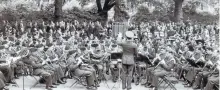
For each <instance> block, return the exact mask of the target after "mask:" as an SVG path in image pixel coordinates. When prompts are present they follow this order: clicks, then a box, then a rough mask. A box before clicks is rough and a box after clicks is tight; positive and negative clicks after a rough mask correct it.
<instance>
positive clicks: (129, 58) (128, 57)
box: [117, 31, 137, 90]
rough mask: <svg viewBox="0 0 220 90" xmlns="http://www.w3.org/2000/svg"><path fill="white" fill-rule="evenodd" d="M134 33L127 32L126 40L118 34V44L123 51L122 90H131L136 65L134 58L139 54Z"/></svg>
mask: <svg viewBox="0 0 220 90" xmlns="http://www.w3.org/2000/svg"><path fill="white" fill-rule="evenodd" d="M133 37H134V33H133V32H132V31H126V32H125V38H124V39H122V34H121V33H119V34H118V38H117V43H118V45H120V46H121V47H122V49H123V55H122V77H121V79H122V89H123V90H125V89H126V88H127V90H130V89H131V81H132V72H133V68H134V65H135V61H134V59H135V58H134V57H135V55H136V54H137V45H136V44H135V43H134V41H133Z"/></svg>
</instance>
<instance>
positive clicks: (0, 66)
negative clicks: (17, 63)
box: [0, 46, 15, 84]
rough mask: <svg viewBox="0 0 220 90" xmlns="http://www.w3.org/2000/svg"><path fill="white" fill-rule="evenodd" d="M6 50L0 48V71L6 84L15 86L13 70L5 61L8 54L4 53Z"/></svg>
mask: <svg viewBox="0 0 220 90" xmlns="http://www.w3.org/2000/svg"><path fill="white" fill-rule="evenodd" d="M5 52H6V49H5V46H0V54H1V55H0V58H1V60H0V71H1V72H2V73H3V74H4V76H5V78H6V81H7V83H11V84H15V81H14V71H13V70H14V69H12V68H11V66H10V65H9V63H7V62H8V61H7V60H6V59H7V57H8V54H6V53H5Z"/></svg>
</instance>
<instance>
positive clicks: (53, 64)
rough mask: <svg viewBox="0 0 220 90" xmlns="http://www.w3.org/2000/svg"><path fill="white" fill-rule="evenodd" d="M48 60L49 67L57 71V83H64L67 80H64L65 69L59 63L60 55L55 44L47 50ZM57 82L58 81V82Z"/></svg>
mask: <svg viewBox="0 0 220 90" xmlns="http://www.w3.org/2000/svg"><path fill="white" fill-rule="evenodd" d="M45 54H46V57H47V60H48V65H47V66H48V67H49V68H47V69H49V70H52V71H54V73H55V78H56V79H55V84H57V83H59V84H64V83H65V81H64V80H63V78H64V71H63V69H62V68H61V67H60V65H59V64H57V62H58V61H59V60H58V56H57V54H56V53H55V52H54V46H49V47H48V49H47V50H46V51H45ZM56 82H57V83H56Z"/></svg>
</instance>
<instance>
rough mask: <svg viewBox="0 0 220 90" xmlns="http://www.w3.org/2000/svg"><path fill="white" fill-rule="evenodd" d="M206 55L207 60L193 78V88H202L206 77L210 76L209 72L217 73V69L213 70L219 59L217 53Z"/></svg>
mask: <svg viewBox="0 0 220 90" xmlns="http://www.w3.org/2000/svg"><path fill="white" fill-rule="evenodd" d="M206 57H207V59H208V60H207V61H206V62H205V65H204V67H203V68H202V70H201V71H200V72H199V73H198V75H197V77H196V79H195V83H194V87H193V88H194V89H199V88H200V89H204V87H205V85H206V83H207V82H206V81H207V79H208V77H209V76H211V74H213V75H214V74H218V72H217V70H215V69H216V67H217V64H218V60H219V56H218V54H211V55H206Z"/></svg>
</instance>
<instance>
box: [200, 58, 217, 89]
mask: <svg viewBox="0 0 220 90" xmlns="http://www.w3.org/2000/svg"><path fill="white" fill-rule="evenodd" d="M216 63H217V64H216V66H215V69H214V70H213V71H212V72H211V74H210V75H209V76H210V77H208V80H207V84H206V85H205V88H204V90H213V89H214V85H216V86H217V87H219V70H220V66H219V59H218V62H216ZM217 89H218V88H215V89H214V90H217Z"/></svg>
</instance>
